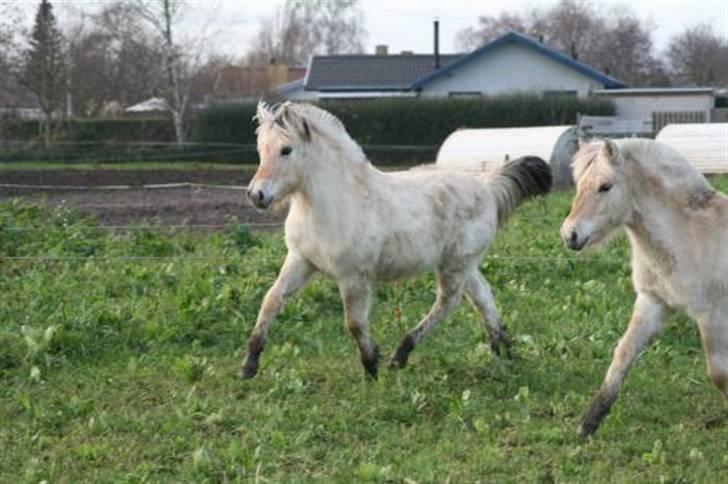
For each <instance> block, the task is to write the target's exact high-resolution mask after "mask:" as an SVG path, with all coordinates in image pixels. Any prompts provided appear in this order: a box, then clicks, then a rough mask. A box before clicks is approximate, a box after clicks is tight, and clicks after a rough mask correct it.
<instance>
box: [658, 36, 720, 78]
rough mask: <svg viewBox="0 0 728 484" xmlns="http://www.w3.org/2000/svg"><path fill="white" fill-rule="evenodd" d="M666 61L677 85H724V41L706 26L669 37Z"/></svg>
mask: <svg viewBox="0 0 728 484" xmlns="http://www.w3.org/2000/svg"><path fill="white" fill-rule="evenodd" d="M667 58H668V61H669V63H670V68H671V71H672V75H673V78H674V80H675V83H677V84H680V85H693V86H715V87H718V86H720V87H725V86H728V61H726V59H728V40H727V39H726V38H725V37H720V36H718V35H717V34H716V33H715V32H714V31H713V28H712V27H711V26H710V25H707V24H699V25H695V26H693V27H690V28H688V29H686V30H685V32H683V33H682V34H679V35H676V36H675V37H673V38H672V39H671V40H670V44H669V46H668V48H667Z"/></svg>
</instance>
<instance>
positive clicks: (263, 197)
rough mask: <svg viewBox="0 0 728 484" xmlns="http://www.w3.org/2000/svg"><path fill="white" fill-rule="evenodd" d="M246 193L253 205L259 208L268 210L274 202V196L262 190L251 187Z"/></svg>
mask: <svg viewBox="0 0 728 484" xmlns="http://www.w3.org/2000/svg"><path fill="white" fill-rule="evenodd" d="M246 193H247V194H248V198H249V199H250V201H251V202H253V205H255V206H256V207H258V208H268V207H269V206H270V204H271V203H272V202H273V195H272V194H270V193H268V192H267V191H266V190H264V189H262V188H256V187H249V188H248V190H247V191H246Z"/></svg>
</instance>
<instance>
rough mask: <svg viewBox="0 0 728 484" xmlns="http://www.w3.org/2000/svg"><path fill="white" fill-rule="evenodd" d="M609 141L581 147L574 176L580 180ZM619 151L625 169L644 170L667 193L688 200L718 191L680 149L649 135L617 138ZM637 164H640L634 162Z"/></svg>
mask: <svg viewBox="0 0 728 484" xmlns="http://www.w3.org/2000/svg"><path fill="white" fill-rule="evenodd" d="M604 143H606V141H598V142H591V143H588V144H586V145H585V146H582V147H580V148H579V150H578V151H577V153H576V154H575V155H574V159H573V162H572V168H573V172H574V179H575V180H579V179H580V178H581V177H582V176H583V175H584V172H585V171H586V170H587V168H588V167H589V166H590V165H591V164H592V163H594V162H596V161H597V159H598V158H599V155H600V152H601V150H602V148H603V146H604ZM611 143H613V145H614V146H616V148H617V151H618V154H617V155H616V156H621V157H622V158H623V163H622V166H623V169H624V170H626V171H627V173H628V174H631V175H635V174H637V173H639V172H641V173H644V174H645V175H646V176H648V177H650V178H651V179H652V180H657V181H659V183H660V184H661V185H662V187H663V189H664V190H665V192H666V193H670V194H671V195H672V196H674V197H677V198H681V199H684V200H685V201H686V202H688V203H692V202H693V201H695V200H699V199H703V198H705V197H706V196H708V197H709V196H710V195H711V194H712V193H714V191H715V190H714V189H713V188H712V187H711V186H710V184H709V183H708V181H707V180H706V179H705V177H704V176H703V175H702V174H701V173H700V172H699V171H698V170H697V169H696V168H695V167H694V166H693V165H692V164H691V163H690V162H689V161H688V160H687V159H686V158H685V157H684V156H683V155H682V154H680V153H679V152H678V151H677V150H675V149H673V148H671V147H670V146H667V145H665V144H663V143H660V142H657V141H653V140H649V139H637V138H633V139H629V138H628V139H619V140H613V141H612V142H611ZM634 164H636V165H637V166H636V167H635V166H633V165H634Z"/></svg>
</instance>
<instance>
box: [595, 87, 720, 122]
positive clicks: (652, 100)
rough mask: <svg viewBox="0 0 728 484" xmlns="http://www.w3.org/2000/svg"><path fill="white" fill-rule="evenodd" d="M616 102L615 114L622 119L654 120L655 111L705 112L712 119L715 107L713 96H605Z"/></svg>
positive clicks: (604, 95) (707, 117) (701, 94)
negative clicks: (712, 109) (711, 114)
mask: <svg viewBox="0 0 728 484" xmlns="http://www.w3.org/2000/svg"><path fill="white" fill-rule="evenodd" d="M602 96H603V97H606V98H609V99H611V100H612V101H613V102H614V108H615V114H616V115H617V116H619V117H620V118H632V119H652V113H653V112H655V111H703V112H705V116H706V117H705V119H710V110H711V108H712V107H713V96H712V95H711V94H703V93H699V94H662V95H659V94H658V95H654V94H653V95H648V94H628V95H627V94H626V95H619V94H614V95H609V94H603V95H602Z"/></svg>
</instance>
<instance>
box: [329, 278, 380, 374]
mask: <svg viewBox="0 0 728 484" xmlns="http://www.w3.org/2000/svg"><path fill="white" fill-rule="evenodd" d="M339 291H340V292H341V299H342V301H343V302H344V318H345V321H346V327H347V329H348V330H349V333H351V336H352V337H353V338H354V339H355V340H356V344H357V346H358V347H359V356H360V357H361V363H362V365H364V369H365V370H366V372H367V375H369V376H370V377H372V378H374V379H376V378H377V364H378V362H379V347H378V346H377V345H376V343H374V341H373V340H372V338H371V336H370V335H369V307H370V306H371V297H372V282H371V281H369V280H363V279H357V280H346V281H340V282H339Z"/></svg>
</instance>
